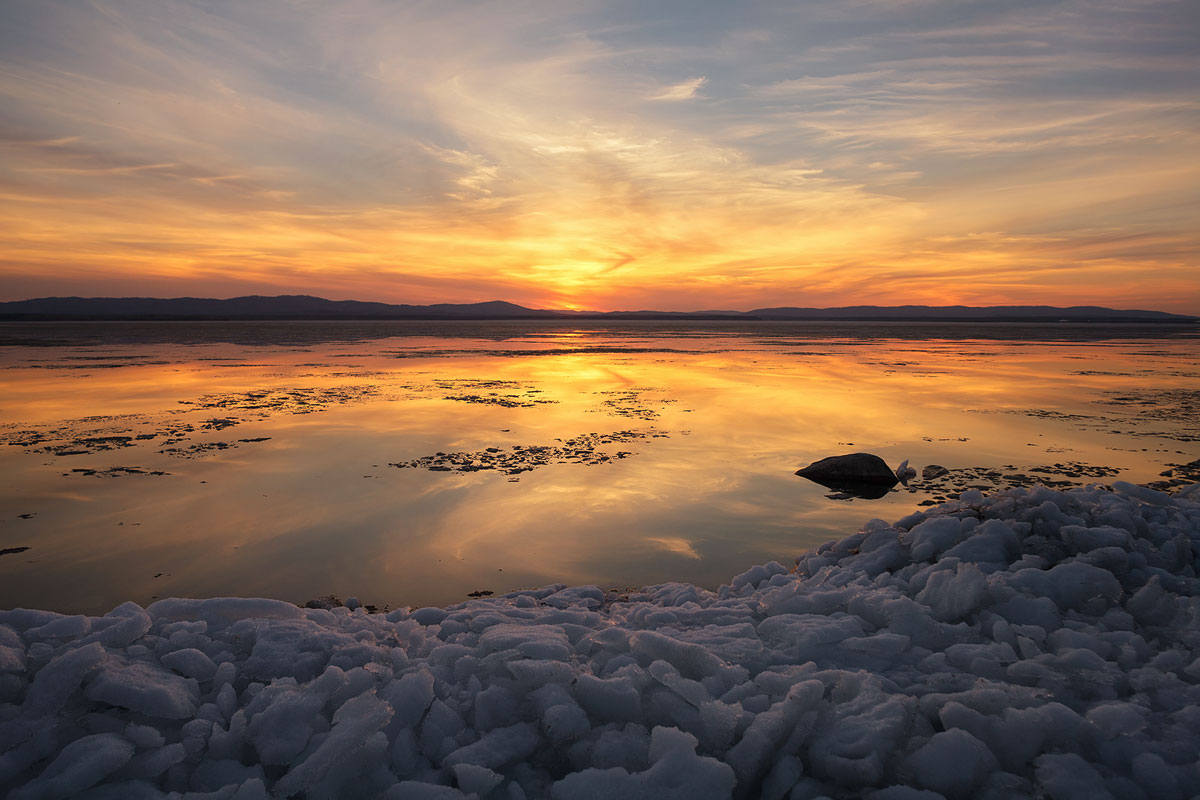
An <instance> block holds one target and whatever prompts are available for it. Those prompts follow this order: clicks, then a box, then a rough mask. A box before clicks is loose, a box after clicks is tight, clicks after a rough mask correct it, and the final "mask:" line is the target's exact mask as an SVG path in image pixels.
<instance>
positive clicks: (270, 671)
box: [0, 482, 1200, 800]
mask: <svg viewBox="0 0 1200 800" xmlns="http://www.w3.org/2000/svg"><path fill="white" fill-rule="evenodd" d="M795 561H796V564H795V567H794V568H793V569H789V568H787V567H785V566H783V565H781V564H780V563H777V562H772V563H769V564H765V565H760V566H755V567H751V568H750V569H748V570H746V571H745V572H743V573H742V574H740V575H737V576H735V577H733V578H732V580H731V581H730V582H729V583H728V584H726V585H724V586H722V587H720V589H719V590H718V591H715V592H712V591H707V590H704V589H701V588H698V587H696V586H692V585H688V584H680V583H668V584H662V585H659V586H652V587H647V588H645V589H644V590H642V591H641V592H640V593H633V594H621V595H618V594H616V593H613V592H609V593H605V592H603V591H601V590H600V589H599V588H597V587H574V588H567V587H565V586H561V585H558V586H549V587H545V588H542V589H537V590H531V591H521V592H514V593H511V594H507V595H503V596H500V597H493V598H488V599H479V600H472V601H469V602H466V603H463V604H461V605H457V606H452V607H449V608H445V609H438V608H423V609H417V610H409V609H403V610H399V611H394V612H391V613H389V614H368V613H366V612H365V610H364V609H362V608H351V607H349V606H347V607H341V608H332V609H322V608H298V607H296V606H293V605H290V604H288V603H284V602H281V601H277V600H264V599H238V598H222V599H213V600H184V599H168V600H160V601H158V602H156V603H154V604H152V605H151V606H150V607H149V608H146V609H142V608H140V607H138V606H136V605H135V604H132V603H126V604H124V605H122V606H120V607H118V608H117V609H115V610H113V611H112V612H111V613H110V614H108V615H106V616H104V617H95V618H90V617H82V616H63V615H60V614H54V613H50V612H46V611H35V610H26V609H16V610H10V611H3V612H0V790H3V792H6V793H7V794H6V796H8V797H10V798H12V800H28V798H65V797H72V798H74V797H80V798H135V799H136V798H158V797H164V796H169V797H188V798H197V800H199V798H211V799H212V800H262V799H263V798H270V797H275V798H286V797H304V798H308V800H319V798H332V797H381V798H394V799H395V800H400V799H401V798H403V799H404V800H409V799H418V800H419V799H420V798H464V797H476V798H481V799H483V798H486V799H488V800H501V799H503V800H519V798H539V797H550V798H562V799H563V800H565V799H566V798H571V799H572V800H576V799H579V798H582V799H584V800H586V799H587V798H618V797H619V798H621V799H622V800H634V799H635V798H726V797H738V798H746V797H755V798H758V797H761V798H769V799H770V800H779V799H780V798H815V797H821V796H828V797H834V798H836V797H855V798H859V797H861V798H870V799H871V800H917V799H918V798H926V799H935V800H936V798H946V799H947V800H953V799H954V798H967V797H971V798H975V797H978V798H1008V797H1046V798H1052V799H1053V800H1072V799H1073V798H1080V799H1082V798H1087V799H1088V800H1092V799H1093V798H1100V797H1114V798H1130V800H1132V799H1133V798H1185V797H1192V796H1194V795H1195V793H1196V792H1198V791H1200V767H1198V766H1197V762H1198V761H1200V580H1198V579H1197V570H1198V569H1200V484H1197V485H1193V486H1190V487H1184V488H1182V489H1180V490H1179V491H1177V492H1176V493H1175V494H1173V495H1167V494H1164V493H1161V492H1157V491H1154V490H1152V489H1148V488H1146V487H1141V486H1135V485H1132V484H1127V483H1121V482H1117V483H1115V484H1113V486H1112V487H1102V486H1094V487H1089V488H1086V489H1077V490H1071V491H1065V492H1060V491H1051V490H1049V489H1044V488H1038V489H1032V490H1029V489H1012V490H1008V491H1002V492H998V493H995V494H992V495H989V496H984V495H982V494H980V493H979V492H967V493H965V494H964V495H963V496H962V497H961V498H960V499H959V500H957V501H953V502H950V503H947V504H945V505H943V506H940V507H938V508H935V509H930V510H924V511H920V512H917V513H914V514H911V515H909V516H907V517H905V518H904V519H901V520H899V521H898V522H896V523H895V524H888V523H886V522H883V521H880V520H872V521H870V522H868V523H867V524H866V525H864V526H863V528H862V529H861V530H860V531H859V532H857V533H854V534H852V535H850V536H847V537H846V538H844V539H842V540H841V541H837V542H829V543H827V544H825V545H822V546H821V547H819V548H817V549H816V550H815V551H812V552H809V553H805V554H803V555H801V556H800V557H799V558H797V559H796V560H795ZM353 605H357V604H353Z"/></svg>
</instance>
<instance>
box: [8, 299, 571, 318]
mask: <svg viewBox="0 0 1200 800" xmlns="http://www.w3.org/2000/svg"><path fill="white" fill-rule="evenodd" d="M553 316H555V313H554V312H552V311H537V310H535V309H531V308H525V307H523V306H518V305H515V304H513V303H506V302H503V301H501V300H494V301H491V302H487V303H461V304H458V303H437V304H435V305H428V306H414V305H407V304H404V305H393V304H390V303H370V302H362V301H359V300H326V299H324V298H321V297H312V296H310V295H303V294H298V295H281V296H278V297H264V296H261V295H250V296H248V297H232V298H230V299H228V300H217V299H214V298H208V297H173V298H158V297H42V298H38V299H36V300H16V301H13V302H9V303H0V319H4V318H7V319H58V320H67V319H95V320H103V319H441V318H448V319H500V318H505V317H514V318H529V317H553Z"/></svg>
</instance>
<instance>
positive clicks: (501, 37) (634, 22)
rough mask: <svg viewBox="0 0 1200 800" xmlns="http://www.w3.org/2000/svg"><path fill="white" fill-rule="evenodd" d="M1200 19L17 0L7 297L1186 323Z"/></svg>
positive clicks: (1196, 233)
mask: <svg viewBox="0 0 1200 800" xmlns="http://www.w3.org/2000/svg"><path fill="white" fill-rule="evenodd" d="M1197 20H1198V16H1197V14H1196V13H1195V11H1194V8H1193V7H1192V6H1191V4H1190V3H1189V2H1187V0H1184V1H1183V2H1172V1H1166V0H1164V1H1162V2H1159V1H1158V0H1148V1H1145V2H1143V1H1141V0H1139V1H1138V2H1134V0H1120V1H1119V2H1113V3H1105V4H1102V5H1101V4H1096V3H1091V2H1083V1H1082V0H1078V1H1074V2H1073V1H1071V0H1067V1H1066V2H1051V3H1044V4H1014V3H1009V2H1002V3H1001V2H996V3H992V2H980V3H969V4H963V3H957V2H954V3H950V2H935V1H933V0H929V1H926V0H916V2H889V1H886V0H848V1H847V2H838V3H816V2H801V3H761V4H750V5H743V4H716V3H673V2H671V3H660V4H652V5H650V6H647V5H646V4H640V3H625V2H619V3H568V4H562V3H549V2H521V3H459V2H447V3H403V4H399V3H385V2H382V1H379V2H377V1H376V0H358V1H357V2H352V3H337V4H324V3H309V2H299V3H296V2H290V3H289V2H283V1H282V0H279V2H255V3H236V2H215V3H196V2H182V1H181V0H131V1H130V2H117V1H116V0H112V1H106V0H95V2H90V3H78V2H65V1H64V2H58V1H56V0H38V1H37V2H33V1H32V0H18V1H17V2H11V3H5V4H4V6H3V8H0V109H2V110H0V300H12V299H21V298H27V297H36V296H45V295H110V296H118V295H154V296H180V295H195V296H210V297H229V296H234V295H243V294H252V293H258V294H299V293H305V294H315V295H320V296H323V297H329V298H333V299H343V298H354V299H360V300H380V301H386V302H398V303H431V302H475V301H482V300H493V299H503V300H508V301H511V302H515V303H520V304H522V305H526V306H532V307H539V308H568V309H595V310H614V309H639V308H658V309H665V310H704V309H720V308H736V309H750V308H755V307H762V306H779V305H798V306H820V307H824V306H838V305H852V304H879V305H894V304H907V303H918V304H930V305H947V304H955V303H963V304H969V305H998V304H1053V305H1070V304H1097V305H1106V306H1110V307H1116V308H1152V309H1159V310H1164V311H1176V312H1182V313H1200V269H1198V265H1197V260H1196V254H1197V252H1200V224H1198V223H1200V194H1198V190H1197V187H1200V99H1198V96H1197V93H1196V86H1197V84H1196V75H1197V74H1200V51H1198V50H1197V48H1196V44H1195V43H1196V41H1197V40H1198V37H1200V23H1198V21H1197Z"/></svg>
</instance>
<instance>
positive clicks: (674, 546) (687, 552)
mask: <svg viewBox="0 0 1200 800" xmlns="http://www.w3.org/2000/svg"><path fill="white" fill-rule="evenodd" d="M646 541H647V542H654V543H655V544H659V545H662V548H663V549H664V550H668V551H670V552H672V553H678V554H679V555H681V556H687V557H688V558H695V559H699V558H700V554H699V553H697V552H696V548H694V547H692V543H691V542H689V541H688V540H687V539H684V538H682V537H679V536H652V537H650V538H649V539H647V540H646Z"/></svg>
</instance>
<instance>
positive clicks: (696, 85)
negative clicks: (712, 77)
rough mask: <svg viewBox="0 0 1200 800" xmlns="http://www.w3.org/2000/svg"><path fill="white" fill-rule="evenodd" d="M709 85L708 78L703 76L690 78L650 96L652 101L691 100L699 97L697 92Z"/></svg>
mask: <svg viewBox="0 0 1200 800" xmlns="http://www.w3.org/2000/svg"><path fill="white" fill-rule="evenodd" d="M706 83H708V78H706V77H704V76H703V75H701V76H700V77H698V78H689V79H688V80H686V81H682V82H680V83H676V84H674V85H673V86H668V87H667V88H665V89H663V90H661V91H659V92H657V93H656V94H652V95H650V97H649V98H648V99H650V100H691V99H692V98H693V97H696V96H697V92H699V91H700V88H701V87H702V86H704V84H706Z"/></svg>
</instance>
